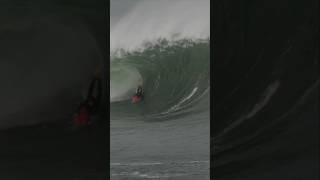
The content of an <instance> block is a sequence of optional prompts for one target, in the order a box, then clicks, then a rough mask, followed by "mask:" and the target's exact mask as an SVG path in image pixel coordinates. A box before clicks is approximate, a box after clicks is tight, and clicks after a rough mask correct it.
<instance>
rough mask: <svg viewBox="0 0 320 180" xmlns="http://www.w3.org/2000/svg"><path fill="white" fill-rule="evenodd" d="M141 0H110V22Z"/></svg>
mask: <svg viewBox="0 0 320 180" xmlns="http://www.w3.org/2000/svg"><path fill="white" fill-rule="evenodd" d="M137 2H141V0H111V1H110V15H111V24H112V23H113V22H114V21H115V20H117V19H118V18H120V17H121V16H122V15H124V14H125V13H126V12H128V10H129V9H130V8H131V7H133V6H134V4H136V3H137Z"/></svg>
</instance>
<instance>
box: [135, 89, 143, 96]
mask: <svg viewBox="0 0 320 180" xmlns="http://www.w3.org/2000/svg"><path fill="white" fill-rule="evenodd" d="M142 94H143V92H142V87H138V89H137V91H136V96H138V97H142Z"/></svg>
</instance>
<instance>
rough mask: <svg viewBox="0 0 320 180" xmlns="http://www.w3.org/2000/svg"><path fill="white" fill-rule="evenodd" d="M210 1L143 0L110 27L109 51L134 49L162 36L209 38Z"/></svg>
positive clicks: (166, 37)
mask: <svg viewBox="0 0 320 180" xmlns="http://www.w3.org/2000/svg"><path fill="white" fill-rule="evenodd" d="M209 8H210V1H209V0H197V1H194V0H177V1H172V0H170V1H169V0H158V1H141V2H140V3H138V4H136V5H135V6H134V7H133V8H132V9H131V11H130V12H128V13H127V14H126V15H124V16H123V17H122V18H120V20H118V21H117V22H115V23H113V25H112V26H111V30H110V50H111V52H112V51H115V50H117V49H125V50H135V49H138V48H141V46H142V45H143V44H144V43H145V42H154V41H155V40H157V39H159V38H165V39H168V40H177V39H184V38H187V39H207V38H209V37H210V10H209Z"/></svg>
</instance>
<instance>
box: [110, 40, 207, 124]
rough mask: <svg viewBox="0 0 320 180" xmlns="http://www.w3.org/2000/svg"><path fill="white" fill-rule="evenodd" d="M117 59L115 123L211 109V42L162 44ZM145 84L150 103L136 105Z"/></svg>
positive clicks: (112, 73) (113, 63)
mask: <svg viewBox="0 0 320 180" xmlns="http://www.w3.org/2000/svg"><path fill="white" fill-rule="evenodd" d="M115 54H117V55H114V56H112V57H111V59H112V60H111V62H110V67H111V69H110V76H111V80H110V91H111V92H110V97H111V102H110V105H111V119H130V118H133V119H139V118H140V117H143V118H142V119H144V120H146V119H147V120H150V121H151V120H168V119H171V118H172V117H176V116H180V117H181V116H182V117H184V116H186V115H187V114H190V113H192V114H195V113H197V112H203V111H208V110H209V100H208V99H209V87H210V84H209V80H210V77H209V74H210V67H209V65H210V45H209V40H204V41H192V40H178V41H174V42H169V41H167V40H159V41H158V42H157V43H155V44H146V45H145V47H144V48H143V50H140V51H134V52H126V51H124V50H119V51H118V52H116V53H115ZM139 84H142V85H143V88H144V92H145V94H144V99H143V101H142V102H141V103H138V104H131V101H130V99H131V97H132V96H133V95H134V91H135V89H136V87H137V86H138V85H139ZM206 114H208V113H206ZM140 119H141V118H140Z"/></svg>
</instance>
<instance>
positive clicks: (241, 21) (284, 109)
mask: <svg viewBox="0 0 320 180" xmlns="http://www.w3.org/2000/svg"><path fill="white" fill-rule="evenodd" d="M211 4H212V7H213V8H212V9H211V13H212V14H213V18H211V24H212V26H211V27H212V31H211V32H212V33H211V37H213V38H212V39H211V42H212V51H211V52H212V58H211V60H212V61H211V86H212V89H211V92H212V93H211V109H212V111H211V112H212V113H211V179H214V180H220V179H221V180H222V179H223V180H242V179H243V180H265V179H275V180H278V179H279V180H280V179H281V180H287V179H288V180H292V179H304V180H316V179H319V162H320V159H319V153H320V152H319V144H320V141H319V137H320V136H319V129H320V126H319V125H320V124H319V108H320V106H319V98H320V97H319V83H320V79H319V77H320V75H319V1H318V0H307V1H300V2H298V1H290V0H266V1H265V0H263V1H252V0H245V1H236V0H215V1H213V2H211ZM272 88H274V91H272V92H271V91H270V89H272ZM267 94H269V95H270V96H269V98H266V97H267Z"/></svg>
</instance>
